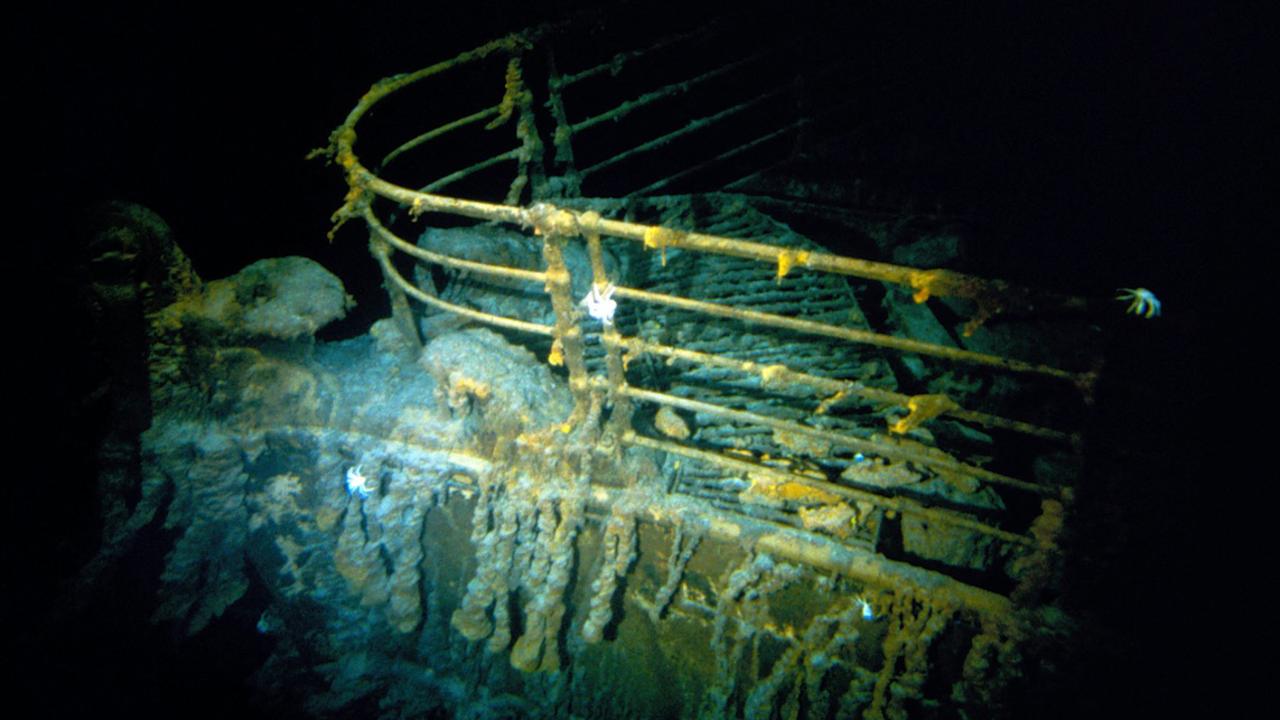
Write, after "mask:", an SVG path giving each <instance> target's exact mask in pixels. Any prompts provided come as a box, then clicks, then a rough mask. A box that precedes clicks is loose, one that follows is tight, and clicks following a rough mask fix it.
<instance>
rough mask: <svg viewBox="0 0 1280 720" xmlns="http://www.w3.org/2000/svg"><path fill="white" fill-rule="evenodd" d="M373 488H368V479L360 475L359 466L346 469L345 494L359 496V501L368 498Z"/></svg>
mask: <svg viewBox="0 0 1280 720" xmlns="http://www.w3.org/2000/svg"><path fill="white" fill-rule="evenodd" d="M372 492H373V488H371V487H369V478H367V477H365V476H364V475H362V474H361V473H360V466H359V465H357V466H355V467H353V468H347V494H348V495H359V496H360V498H361V499H364V498H367V497H369V494H370V493H372Z"/></svg>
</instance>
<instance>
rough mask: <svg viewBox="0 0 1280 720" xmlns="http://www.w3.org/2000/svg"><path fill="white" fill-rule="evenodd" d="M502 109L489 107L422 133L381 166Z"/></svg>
mask: <svg viewBox="0 0 1280 720" xmlns="http://www.w3.org/2000/svg"><path fill="white" fill-rule="evenodd" d="M500 108H501V106H500V105H494V106H492V107H487V108H485V109H483V110H480V111H479V112H474V113H471V114H470V115H467V116H466V117H460V118H458V119H457V120H453V121H450V122H447V123H445V124H444V125H441V126H440V127H437V128H433V129H431V130H428V131H426V132H424V133H422V134H421V135H419V136H417V137H415V138H412V139H410V140H408V141H406V142H405V143H404V144H403V145H401V146H400V147H398V148H396V149H395V150H392V151H391V152H389V153H387V154H386V156H385V157H383V158H382V165H381V166H382V167H386V166H387V165H388V164H390V163H391V161H392V160H395V159H396V158H398V157H400V156H401V155H403V154H404V153H406V152H408V151H410V150H412V149H414V148H416V147H418V146H419V145H421V144H423V143H425V142H430V141H431V140H434V139H436V138H438V137H440V136H441V135H444V134H446V133H450V132H453V131H454V130H457V129H458V128H461V127H466V126H467V125H473V124H475V123H478V122H480V121H482V120H484V119H486V118H489V117H492V116H494V115H497V114H498V113H499V112H500V111H501V110H500Z"/></svg>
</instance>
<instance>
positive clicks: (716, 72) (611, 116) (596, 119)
mask: <svg viewBox="0 0 1280 720" xmlns="http://www.w3.org/2000/svg"><path fill="white" fill-rule="evenodd" d="M775 51H776V49H775V50H770V51H767V52H759V53H756V54H755V55H750V56H748V57H745V58H742V59H741V60H737V61H734V62H731V63H729V64H728V65H721V66H720V67H717V68H714V69H712V70H708V71H707V72H704V73H702V74H701V75H696V76H694V77H691V78H688V79H687V80H681V81H679V82H674V83H670V84H668V85H664V86H662V87H660V88H658V89H657V90H651V91H649V92H647V93H645V94H643V95H641V96H639V97H637V98H636V99H634V100H627V101H626V102H624V103H622V104H621V105H618V106H616V107H613V108H610V109H608V110H605V111H604V112H602V113H600V114H598V115H594V116H592V117H589V118H587V119H586V120H580V121H578V122H576V123H573V124H572V125H570V126H569V129H570V130H572V131H573V132H574V133H580V132H582V131H583V130H588V129H590V128H593V127H595V126H596V125H599V124H600V123H603V122H617V121H619V120H621V119H622V118H624V117H626V116H627V115H629V114H631V113H633V112H635V111H636V110H639V109H640V108H643V107H645V106H646V105H651V104H653V103H655V102H657V101H659V100H662V99H664V98H667V97H669V96H671V95H675V94H679V93H687V92H689V90H690V89H691V88H693V87H694V86H697V85H700V84H702V83H704V82H707V81H710V80H714V79H715V78H717V77H720V76H721V75H725V74H727V73H730V72H733V71H734V70H736V69H738V68H740V67H742V66H743V65H746V64H748V63H753V62H756V61H757V60H759V59H761V58H763V57H765V56H767V55H769V54H770V53H772V52H775Z"/></svg>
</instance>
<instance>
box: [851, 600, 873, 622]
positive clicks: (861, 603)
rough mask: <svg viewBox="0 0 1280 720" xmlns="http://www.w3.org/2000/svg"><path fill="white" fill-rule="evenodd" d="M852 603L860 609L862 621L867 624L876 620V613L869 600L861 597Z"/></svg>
mask: <svg viewBox="0 0 1280 720" xmlns="http://www.w3.org/2000/svg"><path fill="white" fill-rule="evenodd" d="M853 601H854V602H855V603H857V604H858V607H860V608H862V619H863V620H865V621H867V622H871V621H872V620H875V619H876V611H875V610H874V609H872V607H871V601H870V600H867V599H866V598H864V597H862V596H858V597H855V598H854V599H853Z"/></svg>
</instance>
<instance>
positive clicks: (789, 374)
mask: <svg viewBox="0 0 1280 720" xmlns="http://www.w3.org/2000/svg"><path fill="white" fill-rule="evenodd" d="M605 343H606V344H609V343H616V344H617V345H618V346H619V347H622V348H624V349H625V350H627V352H629V353H647V354H650V355H660V356H662V357H667V358H675V359H677V360H684V361H687V362H691V363H696V364H699V365H704V366H710V367H721V368H726V369H729V370H736V371H738V372H741V373H745V374H749V375H755V376H756V377H759V378H760V379H761V382H762V383H763V384H764V385H765V386H768V385H769V384H770V383H772V382H779V381H781V382H782V383H784V384H797V385H808V386H810V387H813V388H815V389H818V390H821V391H822V392H824V393H827V394H828V396H829V398H834V397H836V396H838V395H842V394H843V395H845V396H854V397H860V398H863V399H865V400H868V401H870V402H873V403H880V404H885V405H894V406H897V407H901V408H906V407H907V403H908V402H910V400H911V396H910V395H906V394H903V393H898V392H893V391H891V390H884V389H881V388H876V387H871V386H868V385H863V384H862V383H859V382H854V381H852V380H840V379H837V378H828V377H822V376H820V375H810V374H808V373H804V372H800V371H798V370H792V369H790V368H788V367H786V366H784V365H767V364H761V363H758V362H753V361H750V360H738V359H735V358H729V357H723V356H721V355H712V354H709V353H703V352H698V351H696V350H689V349H686V348H677V347H672V346H670V345H663V344H661V343H653V342H649V341H647V340H642V339H640V338H636V337H621V336H619V337H618V338H617V339H609V338H606V339H605ZM826 400H827V399H824V401H826ZM942 414H943V415H948V416H951V417H954V418H957V419H960V420H967V421H969V422H972V423H975V424H978V425H982V426H983V427H988V428H1001V429H1003V430H1010V431H1013V432H1018V433H1022V434H1025V435H1031V436H1034V437H1039V438H1044V439H1046V440H1053V441H1056V442H1070V441H1071V440H1072V436H1071V435H1070V434H1068V433H1065V432H1062V431H1061V430H1054V429H1052V428H1046V427H1042V426H1039V425H1035V424H1033V423H1028V422H1023V421H1021V420H1013V419H1010V418H1005V417H1001V416H999V415H990V414H987V413H982V412H976V411H972V410H965V409H964V408H956V409H953V410H946V411H944V412H943V413H942Z"/></svg>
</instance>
